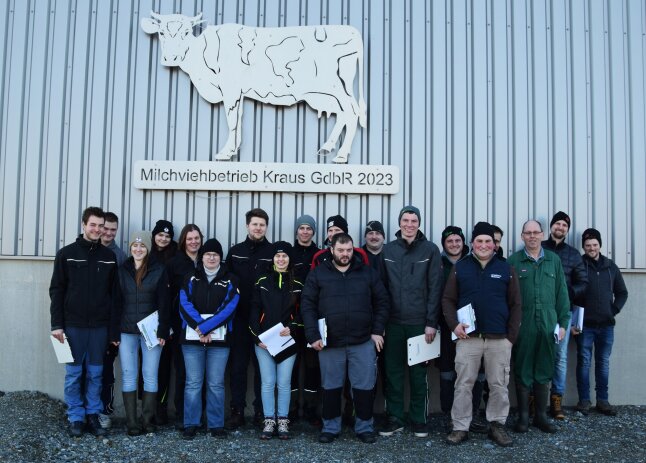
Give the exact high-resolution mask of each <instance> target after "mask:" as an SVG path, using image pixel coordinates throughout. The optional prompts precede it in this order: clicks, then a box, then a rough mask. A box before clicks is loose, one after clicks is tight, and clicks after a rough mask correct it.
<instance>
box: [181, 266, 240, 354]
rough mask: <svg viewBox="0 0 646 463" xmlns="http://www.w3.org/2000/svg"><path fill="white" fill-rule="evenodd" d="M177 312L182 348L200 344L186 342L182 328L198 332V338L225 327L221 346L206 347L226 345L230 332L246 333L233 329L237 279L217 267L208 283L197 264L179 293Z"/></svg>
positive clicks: (237, 327)
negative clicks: (208, 315)
mask: <svg viewBox="0 0 646 463" xmlns="http://www.w3.org/2000/svg"><path fill="white" fill-rule="evenodd" d="M179 299H180V304H179V311H180V315H181V317H182V321H183V322H182V335H181V341H180V342H181V343H182V344H194V345H200V344H201V343H200V341H187V340H186V327H187V326H190V327H191V328H193V329H196V328H197V327H199V328H200V331H201V332H202V334H204V335H206V334H208V333H211V332H212V331H213V330H214V329H216V328H219V327H220V326H222V325H226V326H227V335H226V337H225V340H224V341H223V342H220V341H214V342H211V343H210V344H207V345H206V347H215V346H222V345H230V343H231V337H230V336H229V334H230V333H231V332H232V331H233V330H234V329H246V327H245V326H234V324H233V316H234V315H235V311H236V308H237V306H238V301H239V300H240V293H239V292H238V283H237V278H236V276H235V275H233V274H232V273H231V272H229V271H228V270H227V269H226V268H225V267H223V266H220V270H219V271H218V273H217V275H215V278H214V279H213V280H212V281H211V282H210V283H209V280H208V278H207V277H206V273H204V267H203V266H202V264H198V266H197V269H195V272H194V273H193V274H192V275H190V276H188V277H187V278H186V280H185V281H184V285H183V287H182V289H181V290H180V292H179ZM202 314H213V316H212V317H207V318H203V317H202Z"/></svg>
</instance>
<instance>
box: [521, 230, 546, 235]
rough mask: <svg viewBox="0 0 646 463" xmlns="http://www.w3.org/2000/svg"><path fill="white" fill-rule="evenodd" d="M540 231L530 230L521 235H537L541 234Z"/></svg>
mask: <svg viewBox="0 0 646 463" xmlns="http://www.w3.org/2000/svg"><path fill="white" fill-rule="evenodd" d="M542 233H543V232H542V231H530V232H523V235H525V236H538V235H540V234H542Z"/></svg>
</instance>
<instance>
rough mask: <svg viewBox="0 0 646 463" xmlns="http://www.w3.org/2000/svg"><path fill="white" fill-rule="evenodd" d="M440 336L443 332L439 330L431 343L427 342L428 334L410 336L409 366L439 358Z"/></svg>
mask: <svg viewBox="0 0 646 463" xmlns="http://www.w3.org/2000/svg"><path fill="white" fill-rule="evenodd" d="M440 336H442V333H441V332H439V331H438V332H437V334H436V335H435V339H433V342H432V343H430V344H427V343H426V336H425V335H423V334H420V335H419V336H415V337H412V338H408V366H412V365H417V364H418V363H422V362H427V361H429V360H432V359H434V358H438V357H439V356H440Z"/></svg>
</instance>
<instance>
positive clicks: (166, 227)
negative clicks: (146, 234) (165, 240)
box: [152, 219, 175, 240]
mask: <svg viewBox="0 0 646 463" xmlns="http://www.w3.org/2000/svg"><path fill="white" fill-rule="evenodd" d="M161 232H164V233H168V234H169V235H170V239H171V240H172V239H173V236H175V231H174V230H173V224H172V223H170V222H169V221H168V220H163V219H162V220H158V221H157V223H156V224H155V228H153V233H152V235H153V237H154V236H155V235H156V234H157V233H161Z"/></svg>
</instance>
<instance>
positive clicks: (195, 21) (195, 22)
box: [191, 13, 204, 24]
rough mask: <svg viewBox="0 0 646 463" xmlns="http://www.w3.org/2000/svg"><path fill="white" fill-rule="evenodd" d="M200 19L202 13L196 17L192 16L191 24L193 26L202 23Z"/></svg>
mask: <svg viewBox="0 0 646 463" xmlns="http://www.w3.org/2000/svg"><path fill="white" fill-rule="evenodd" d="M200 19H202V13H199V14H198V15H197V16H193V17H192V18H191V22H192V23H193V24H199V23H201V22H204V21H200ZM198 21H199V22H198Z"/></svg>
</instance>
